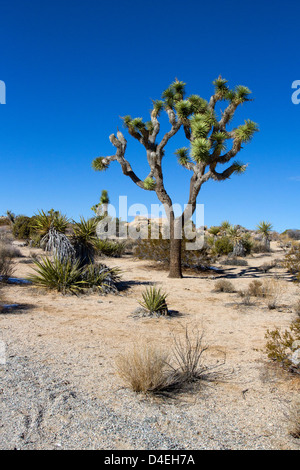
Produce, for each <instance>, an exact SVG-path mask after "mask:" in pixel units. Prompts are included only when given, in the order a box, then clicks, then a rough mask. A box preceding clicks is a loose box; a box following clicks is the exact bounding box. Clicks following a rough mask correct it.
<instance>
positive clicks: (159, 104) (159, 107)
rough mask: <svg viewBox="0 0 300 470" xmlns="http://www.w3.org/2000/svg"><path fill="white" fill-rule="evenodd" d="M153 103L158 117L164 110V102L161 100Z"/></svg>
mask: <svg viewBox="0 0 300 470" xmlns="http://www.w3.org/2000/svg"><path fill="white" fill-rule="evenodd" d="M152 103H153V109H154V110H155V112H156V115H157V116H158V115H159V113H160V112H161V111H162V110H163V108H164V102H163V101H161V100H154V101H152Z"/></svg>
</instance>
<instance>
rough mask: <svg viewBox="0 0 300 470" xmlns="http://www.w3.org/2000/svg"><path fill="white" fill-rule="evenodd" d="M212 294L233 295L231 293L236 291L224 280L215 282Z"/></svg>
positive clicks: (230, 283)
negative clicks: (224, 293)
mask: <svg viewBox="0 0 300 470" xmlns="http://www.w3.org/2000/svg"><path fill="white" fill-rule="evenodd" d="M213 292H228V293H233V292H236V290H235V288H234V285H233V284H232V282H230V281H227V280H226V279H220V280H219V281H216V282H215V287H214V290H213Z"/></svg>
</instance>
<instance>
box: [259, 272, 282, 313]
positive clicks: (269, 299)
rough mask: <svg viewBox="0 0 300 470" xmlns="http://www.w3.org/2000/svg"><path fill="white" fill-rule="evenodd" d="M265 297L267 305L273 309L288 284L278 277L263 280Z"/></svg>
mask: <svg viewBox="0 0 300 470" xmlns="http://www.w3.org/2000/svg"><path fill="white" fill-rule="evenodd" d="M263 290H264V294H265V295H264V297H265V302H266V304H267V307H268V308H269V309H270V310H273V309H275V308H276V307H277V304H278V302H279V300H280V299H281V297H282V295H283V293H284V292H285V290H286V284H285V283H284V282H283V281H280V280H278V279H265V280H264V282H263Z"/></svg>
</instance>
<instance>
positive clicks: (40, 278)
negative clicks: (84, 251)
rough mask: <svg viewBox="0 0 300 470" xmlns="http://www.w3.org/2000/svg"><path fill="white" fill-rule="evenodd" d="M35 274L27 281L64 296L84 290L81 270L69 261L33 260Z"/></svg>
mask: <svg viewBox="0 0 300 470" xmlns="http://www.w3.org/2000/svg"><path fill="white" fill-rule="evenodd" d="M33 262H34V264H35V268H33V269H34V271H35V272H36V274H33V275H31V276H29V278H28V279H29V280H30V281H32V282H33V283H34V284H36V285H38V286H41V287H46V288H48V289H55V290H57V291H58V292H62V293H63V294H66V293H67V292H70V293H72V294H78V293H79V292H80V291H81V290H82V289H83V288H84V281H83V280H82V272H83V271H82V268H81V267H80V266H79V262H76V263H72V262H71V261H70V260H69V261H67V262H62V261H60V260H59V259H58V258H54V260H53V261H51V260H50V259H49V258H41V260H40V261H39V260H33Z"/></svg>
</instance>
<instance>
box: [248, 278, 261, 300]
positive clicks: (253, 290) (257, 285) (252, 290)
mask: <svg viewBox="0 0 300 470" xmlns="http://www.w3.org/2000/svg"><path fill="white" fill-rule="evenodd" d="M248 294H249V295H250V296H253V297H264V296H265V293H264V288H263V283H262V281H258V280H257V279H254V281H251V282H250V284H249V286H248Z"/></svg>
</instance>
